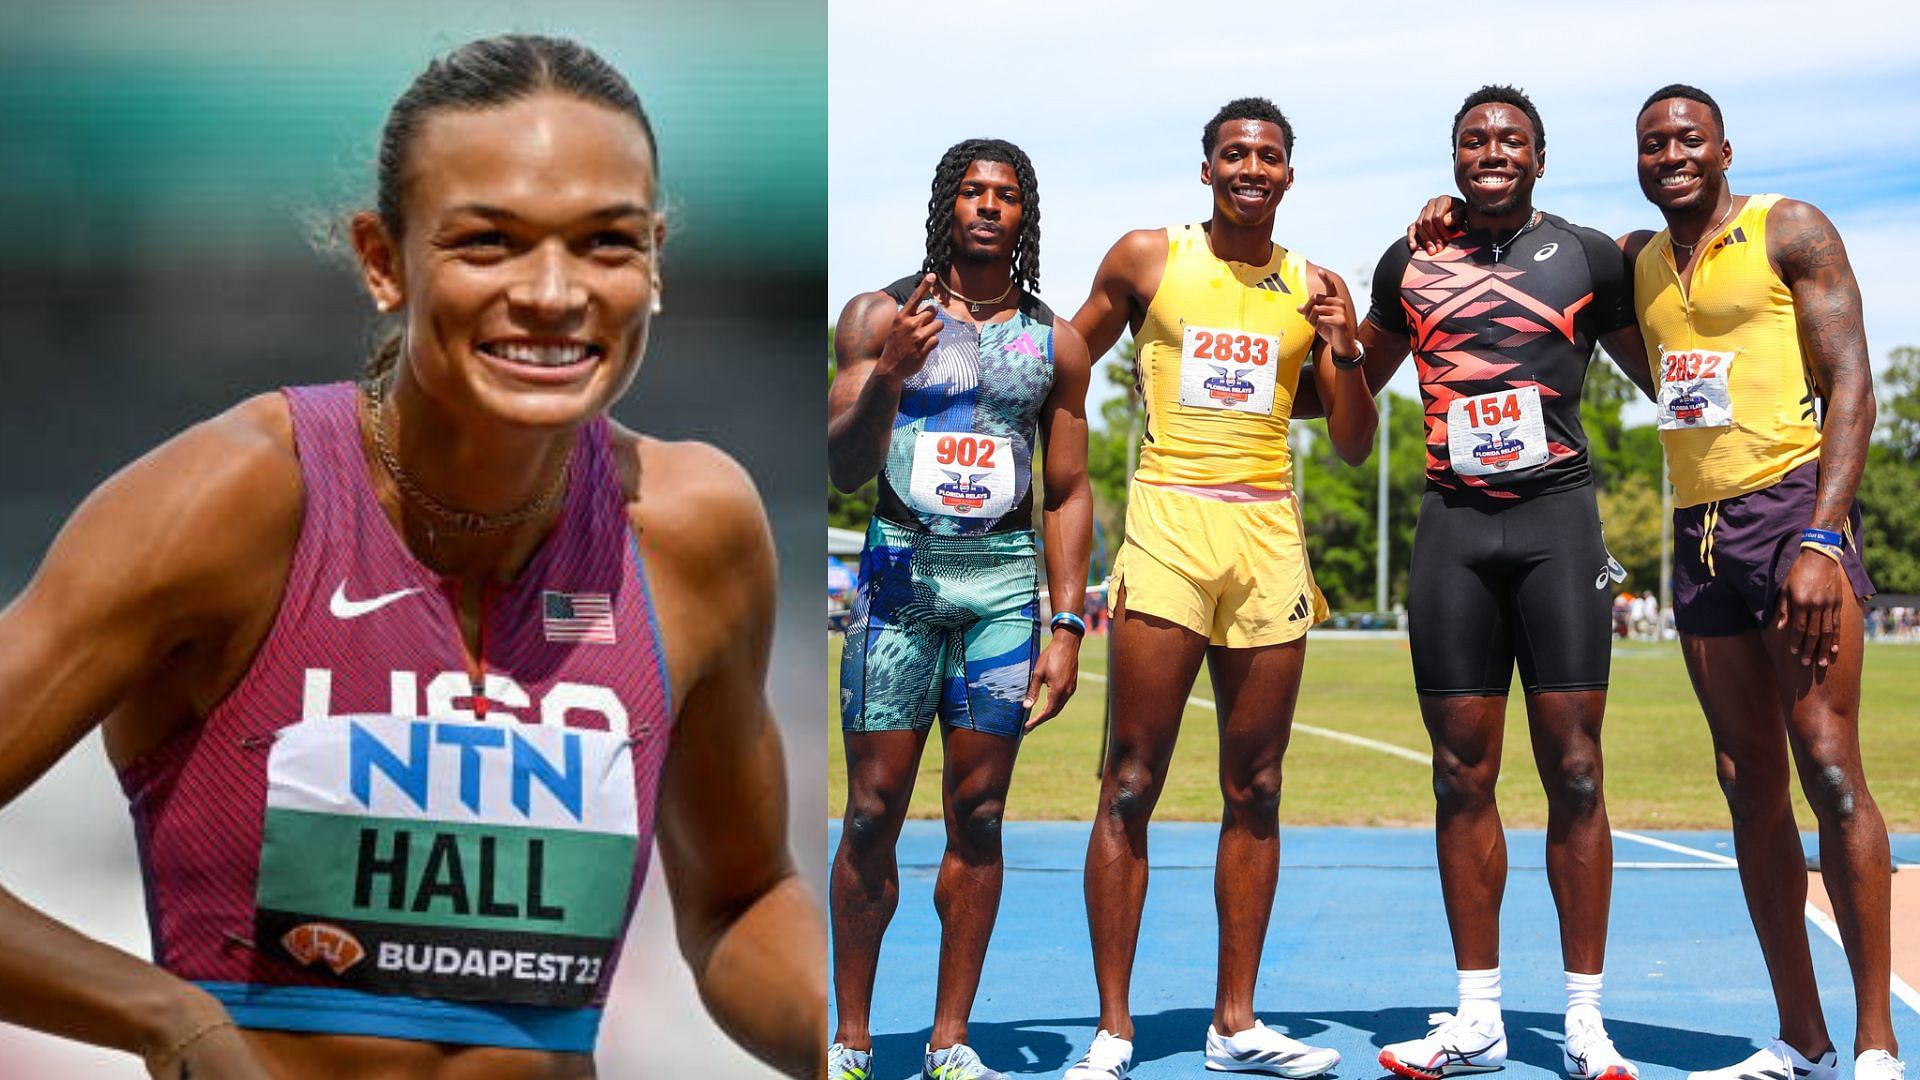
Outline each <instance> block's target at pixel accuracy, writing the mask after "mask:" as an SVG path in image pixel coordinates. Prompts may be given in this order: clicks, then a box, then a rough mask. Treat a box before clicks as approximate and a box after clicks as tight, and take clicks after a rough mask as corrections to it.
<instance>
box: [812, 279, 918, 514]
mask: <svg viewBox="0 0 1920 1080" xmlns="http://www.w3.org/2000/svg"><path fill="white" fill-rule="evenodd" d="M890 302H891V301H890V298H888V297H885V296H880V297H879V298H878V299H876V300H873V301H870V302H867V303H864V304H860V305H858V310H857V311H850V312H849V313H848V314H849V316H850V318H849V319H848V320H847V321H848V322H851V324H852V325H844V324H843V325H842V326H841V327H840V328H839V329H838V331H837V332H836V333H835V335H834V356H835V359H836V362H837V363H838V365H839V375H838V376H837V377H836V379H835V381H834V387H833V390H832V391H831V396H832V398H833V402H832V407H831V408H830V410H829V412H830V414H831V419H829V420H828V421H827V464H828V470H829V471H830V472H831V473H832V474H833V479H834V482H835V483H836V484H841V485H842V489H843V490H848V491H851V490H853V488H857V487H859V486H860V485H861V484H863V483H865V482H866V481H867V480H868V479H871V478H872V477H873V476H875V475H877V474H878V473H879V472H880V470H881V468H882V467H884V466H885V464H886V456H887V442H888V440H889V439H890V438H891V437H892V435H893V420H894V414H895V413H896V412H897V411H898V410H899V407H900V401H899V398H898V396H897V395H896V394H893V393H889V392H888V388H887V387H885V386H883V385H881V384H880V383H876V382H874V381H873V380H872V378H871V375H872V370H873V366H874V363H875V362H876V361H878V360H879V359H880V352H881V350H882V349H883V348H884V347H885V345H886V339H887V329H888V327H889V325H890V323H891V320H890V319H889V318H888V315H889V314H890V312H889V311H887V310H876V308H878V307H880V306H881V305H882V304H885V303H890ZM840 379H857V380H858V383H857V386H858V389H856V390H846V389H843V388H842V387H841V385H840V381H839V380H840ZM849 385H850V386H851V385H853V384H849ZM849 485H850V486H849Z"/></svg>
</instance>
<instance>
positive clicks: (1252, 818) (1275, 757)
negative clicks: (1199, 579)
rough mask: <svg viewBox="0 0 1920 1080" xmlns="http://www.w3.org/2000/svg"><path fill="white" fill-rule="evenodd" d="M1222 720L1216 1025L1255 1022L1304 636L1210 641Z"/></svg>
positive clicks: (1239, 1026)
mask: <svg viewBox="0 0 1920 1080" xmlns="http://www.w3.org/2000/svg"><path fill="white" fill-rule="evenodd" d="M1208 652H1209V661H1210V664H1209V666H1210V667H1211V669H1212V674H1213V692H1214V699H1215V701H1216V702H1217V703H1218V707H1219V722H1220V794H1221V797H1222V799H1223V801H1224V804H1225V809H1224V811H1223V812H1222V814H1221V818H1220V852H1219V857H1218V858H1217V859H1216V860H1215V862H1214V871H1213V903H1214V907H1215V909H1216V911H1217V912H1218V914H1219V919H1220V961H1219V963H1220V967H1219V975H1218V982H1217V983H1216V985H1215V991H1214V999H1213V1026H1214V1030H1216V1031H1219V1032H1220V1033H1222V1034H1224V1035H1231V1034H1233V1033H1235V1032H1237V1031H1245V1030H1246V1029H1247V1028H1250V1027H1252V1026H1253V983H1254V979H1255V978H1256V977H1258V975H1259V973H1260V950H1261V946H1262V945H1263V944H1265V942H1266V937H1267V921H1268V919H1269V918H1270V917H1271V915H1272V913H1273V891H1274V886H1275V885H1276V884H1277V883H1278V881H1279V876H1280V763H1281V759H1282V758H1283V757H1284V756H1285V754H1286V752H1287V739H1288V737H1289V736H1290V735H1291V734H1292V733H1293V706H1294V701H1295V699H1296V698H1298V697H1299V694H1300V668H1301V664H1302V663H1303V661H1304V660H1305V658H1306V653H1307V643H1306V639H1304V638H1302V639H1300V640H1297V641H1291V642H1288V643H1287V644H1284V645H1272V646H1268V647H1265V648H1259V649H1228V648H1224V647H1220V646H1215V647H1213V648H1211V649H1209V650H1208Z"/></svg>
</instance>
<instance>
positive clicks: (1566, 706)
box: [1462, 690, 1613, 974]
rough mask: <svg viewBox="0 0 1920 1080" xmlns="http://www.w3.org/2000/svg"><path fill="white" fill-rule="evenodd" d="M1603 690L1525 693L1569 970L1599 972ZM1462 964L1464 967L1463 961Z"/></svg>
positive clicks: (1606, 868) (1603, 932) (1602, 948)
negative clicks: (1545, 806) (1541, 788)
mask: <svg viewBox="0 0 1920 1080" xmlns="http://www.w3.org/2000/svg"><path fill="white" fill-rule="evenodd" d="M1606 705H1607V692H1606V691H1605V690H1582V691H1568V692H1558V693H1540V694H1528V695H1527V721H1528V729H1529V731H1530V732H1531V734H1532V737H1533V760H1534V764H1535V765H1537V766H1538V767H1539V770H1540V784H1541V786H1542V787H1543V788H1545V789H1546V793H1547V883H1548V885H1549V886H1550V887H1551V888H1552V889H1553V906H1554V908H1555V910H1557V911H1558V912H1559V913H1560V956H1561V959H1562V960H1563V962H1564V963H1565V964H1566V969H1567V970H1568V971H1579V972H1585V973H1588V974H1594V973H1598V972H1600V971H1601V970H1603V965H1604V964H1605V962H1606V958H1607V912H1608V908H1609V906H1610V905H1611V902H1612V899H1613V836H1612V834H1611V833H1610V832H1609V831H1608V827H1607V803H1606V797H1605V795H1604V793H1603V790H1602V770H1601V764H1600V717H1601V715H1602V713H1604V712H1605V711H1606ZM1462 966H1465V965H1462Z"/></svg>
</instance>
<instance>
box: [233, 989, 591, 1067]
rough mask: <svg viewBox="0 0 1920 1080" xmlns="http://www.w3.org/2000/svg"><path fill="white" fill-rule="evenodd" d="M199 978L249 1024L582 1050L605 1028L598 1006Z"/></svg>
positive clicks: (235, 1015)
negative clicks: (441, 998)
mask: <svg viewBox="0 0 1920 1080" xmlns="http://www.w3.org/2000/svg"><path fill="white" fill-rule="evenodd" d="M195 985H197V986H199V987H200V988H201V989H202V990H205V991H206V992H207V993H209V994H212V995H213V996H214V997H216V998H218V999H219V1000H220V1003H221V1004H222V1005H225V1006H226V1008H227V1014H228V1015H230V1016H232V1017H233V1022H234V1023H236V1024H238V1025H240V1026H241V1027H243V1028H264V1029H269V1030H275V1031H311V1032H317V1033H322V1034H327V1035H378V1036H381V1037H383V1038H388V1039H411V1040H413V1041H415V1042H448V1043H466V1044H470V1045H474V1046H507V1047H513V1048H515V1049H519V1050H550V1051H554V1052H569V1053H579V1054H590V1053H592V1052H593V1043H594V1038H595V1037H596V1036H597V1035H598V1034H599V1031H600V1012H601V1010H599V1009H552V1008H543V1007H540V1006H537V1005H489V1004H486V1003H484V1002H472V1001H437V1000H430V999H426V998H411V997H399V996H395V995H388V994H368V993H364V992H362V991H359V990H342V989H336V988H334V987H325V986H261V985H257V984H253V983H231V982H201V983H196V984H195Z"/></svg>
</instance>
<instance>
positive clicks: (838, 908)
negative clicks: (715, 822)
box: [832, 728, 928, 1050]
mask: <svg viewBox="0 0 1920 1080" xmlns="http://www.w3.org/2000/svg"><path fill="white" fill-rule="evenodd" d="M927 730H928V729H926V728H922V729H920V730H919V731H866V732H847V733H846V735H845V739H846V746H847V813H846V818H845V820H844V821H843V822H842V824H841V829H840V848H839V850H838V851H836V852H835V853H834V856H833V878H832V905H833V993H834V1001H835V1003H836V1004H837V1005H838V1006H839V1009H840V1021H839V1024H838V1026H837V1027H836V1029H835V1031H834V1036H833V1041H834V1042H837V1043H845V1044H846V1045H847V1046H850V1047H852V1048H854V1049H856V1050H865V1049H867V1048H868V1047H870V1046H872V1045H873V1035H872V1033H871V1032H870V1031H868V1029H867V1019H868V1014H869V1013H870V1012H871V1010H872V1005H873V977H874V971H875V969H876V968H877V967H878V966H879V963H880V938H881V936H882V935H883V934H885V933H886V931H887V923H888V922H890V921H892V919H893V909H894V907H895V905H897V904H898V903H899V902H900V869H899V866H898V864H896V863H895V862H894V857H893V848H894V844H895V843H896V842H897V841H898V840H899V839H900V823H901V822H902V821H903V820H905V819H906V816H907V799H908V797H909V796H911V795H912V794H913V778H914V770H915V769H917V768H918V767H919V765H920V751H921V749H922V748H923V747H925V746H926V743H927Z"/></svg>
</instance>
